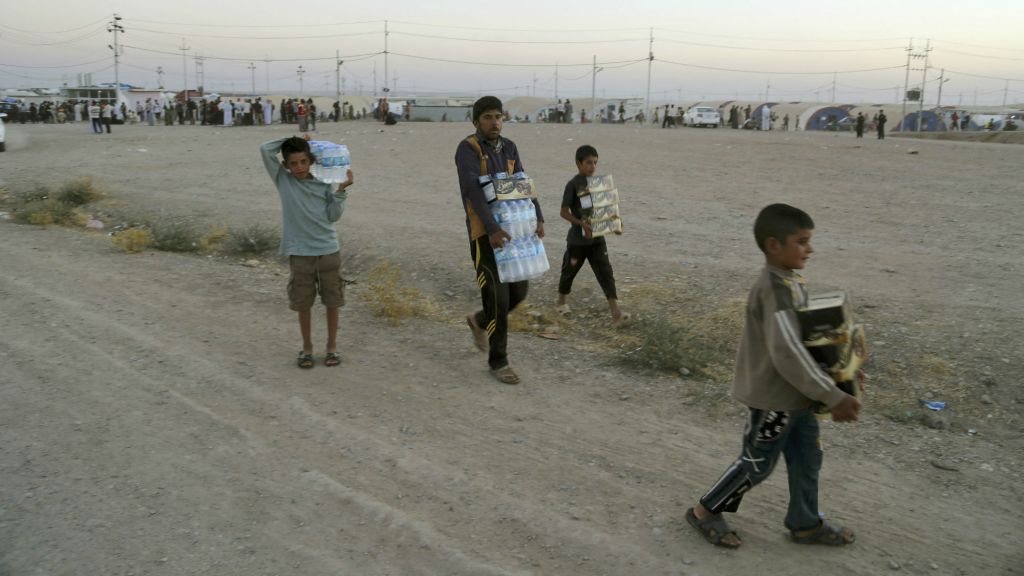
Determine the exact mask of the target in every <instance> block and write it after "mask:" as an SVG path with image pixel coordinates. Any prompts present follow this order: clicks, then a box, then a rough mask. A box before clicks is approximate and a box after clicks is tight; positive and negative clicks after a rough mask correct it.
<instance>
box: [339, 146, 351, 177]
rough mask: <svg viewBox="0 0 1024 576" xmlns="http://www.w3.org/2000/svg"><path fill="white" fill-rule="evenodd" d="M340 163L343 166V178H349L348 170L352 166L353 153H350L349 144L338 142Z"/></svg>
mask: <svg viewBox="0 0 1024 576" xmlns="http://www.w3.org/2000/svg"><path fill="white" fill-rule="evenodd" d="M338 158H339V160H340V161H339V163H338V165H339V166H341V178H342V179H343V180H348V171H349V169H350V168H352V155H351V154H349V151H348V146H346V145H345V144H338Z"/></svg>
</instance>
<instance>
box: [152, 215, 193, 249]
mask: <svg viewBox="0 0 1024 576" xmlns="http://www.w3.org/2000/svg"><path fill="white" fill-rule="evenodd" d="M149 228H150V230H152V234H153V247H154V248H156V249H157V250H163V251H164V252H195V251H196V250H199V233H198V232H196V228H195V226H194V225H193V224H192V223H191V222H189V221H187V220H168V219H163V220H160V221H159V222H157V223H152V224H150V225H149Z"/></svg>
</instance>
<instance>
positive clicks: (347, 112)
mask: <svg viewBox="0 0 1024 576" xmlns="http://www.w3.org/2000/svg"><path fill="white" fill-rule="evenodd" d="M414 104H415V102H414V101H411V100H405V101H403V103H402V105H401V106H399V107H394V104H389V102H388V99H387V98H380V99H379V100H378V101H377V102H376V103H375V105H374V106H373V107H372V108H371V109H370V110H367V109H366V108H365V107H363V108H362V109H361V110H356V108H355V106H354V105H353V104H351V103H350V102H348V101H340V102H339V101H335V102H334V103H333V104H332V105H331V106H330V107H329V108H328V109H326V110H321V109H319V108H318V107H317V105H316V104H315V103H314V101H313V99H312V98H305V99H303V98H282V99H281V101H280V104H275V103H274V102H271V101H269V100H264V99H263V98H261V97H256V98H241V97H236V98H234V99H232V98H220V97H213V98H211V97H209V96H207V97H189V98H188V99H187V100H185V99H182V98H176V99H160V98H146V99H145V100H138V101H136V102H134V104H131V105H129V104H126V103H124V102H122V103H121V104H120V105H118V106H115V105H113V104H111V103H110V102H109V101H103V100H65V101H45V102H42V103H36V102H32V103H29V104H28V105H27V106H26V105H25V104H24V103H20V104H19V103H4V106H5V107H4V109H3V111H4V112H6V113H7V116H8V117H7V118H5V120H6V121H8V122H17V123H21V124H27V123H31V124H37V123H42V124H65V123H77V122H83V123H87V124H89V125H90V126H91V129H92V130H93V131H94V132H97V133H100V132H105V133H110V132H111V126H112V125H118V124H140V123H145V124H148V125H150V126H154V125H160V124H162V125H166V126H172V125H174V124H178V125H184V124H186V123H187V124H189V125H193V126H194V125H195V124H197V123H198V124H200V125H202V126H266V125H269V124H272V123H274V122H275V121H276V122H279V123H283V124H295V125H297V126H298V129H299V131H300V132H307V131H310V130H316V125H317V122H325V121H328V122H338V121H339V120H360V119H363V118H369V117H372V118H373V119H374V120H377V121H379V122H384V123H386V124H394V123H396V122H397V121H398V120H400V119H403V120H406V121H409V120H412V119H413V117H412V113H413V107H414ZM399 109H400V110H401V112H400V113H398V114H396V113H395V112H393V111H392V110H399ZM687 110H689V108H686V107H683V106H681V105H679V106H677V105H675V104H670V103H666V104H663V105H659V106H656V107H654V108H653V109H652V114H651V116H650V118H649V121H650V123H652V124H654V125H660V126H661V127H662V128H673V127H677V126H682V125H683V115H684V114H685V113H686V111H687ZM766 110H767V112H766ZM718 113H719V126H720V127H723V128H724V127H729V128H732V129H748V130H779V129H781V130H782V131H790V130H803V129H807V122H808V121H809V120H812V119H811V118H800V115H795V116H793V117H791V116H790V114H789V113H786V114H784V115H783V116H782V117H781V118H780V117H779V116H778V115H776V114H775V112H773V111H771V109H770V108H769V107H767V106H762V107H759V108H752V106H751V105H750V104H747V105H745V106H741V105H732V106H729V107H728V108H727V107H726V106H725V105H722V106H720V107H719V108H718ZM859 114H860V113H859ZM505 115H506V118H505V121H506V122H542V123H551V124H570V123H573V122H574V106H573V103H572V101H571V100H570V99H568V98H566V99H565V100H564V101H563V100H562V99H559V100H558V102H557V103H556V104H554V105H551V106H550V107H548V108H545V109H542V110H540V111H538V112H536V113H534V114H533V115H532V116H531V115H530V114H523V115H512V114H510V113H509V112H508V111H506V112H505ZM860 115H861V118H860V119H858V118H857V117H854V116H851V117H849V118H848V119H846V118H839V117H838V116H836V115H834V114H833V115H830V116H826V117H816V119H813V122H814V123H815V125H814V126H812V127H811V128H812V129H815V130H826V131H841V130H842V131H845V130H850V131H855V132H857V133H858V135H863V133H864V132H865V131H866V132H870V133H873V134H876V135H880V134H882V131H881V129H880V128H881V126H880V125H881V122H880V119H879V113H875V114H873V115H872V116H871V117H870V118H868V117H866V116H863V114H860ZM766 116H767V117H766ZM1015 118H1018V119H1019V117H1014V116H1010V117H1008V118H1007V119H1006V120H1005V121H1002V122H997V121H995V120H992V119H989V120H988V121H987V122H984V124H983V125H978V126H976V127H975V128H974V129H981V130H987V131H993V130H1015V129H1017V123H1016V122H1014V119H1015ZM441 121H442V122H447V121H449V118H448V115H447V113H446V114H445V115H444V116H443V117H442V118H441ZM575 121H578V122H579V123H581V124H588V123H594V122H596V123H599V124H607V123H626V122H636V123H641V124H643V123H646V122H648V117H647V116H646V115H645V114H644V112H643V111H642V110H641V111H638V112H634V113H631V114H630V115H627V113H626V103H625V101H623V102H620V103H619V104H618V106H617V107H616V106H615V105H613V104H612V105H608V106H607V107H606V108H605V109H599V110H597V113H596V116H593V117H592V116H591V115H588V113H587V110H581V111H580V112H579V114H578V119H577V120H575ZM939 121H940V122H942V123H943V124H945V126H946V130H947V131H950V132H956V131H967V130H971V129H972V124H971V121H972V118H971V114H970V113H968V112H963V113H961V112H960V111H952V112H951V113H947V114H943V115H942V117H941V119H940V120H939ZM1018 121H1019V120H1018ZM802 122H803V123H802ZM883 122H884V121H883ZM979 122H981V121H979Z"/></svg>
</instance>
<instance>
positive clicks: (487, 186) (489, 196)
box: [477, 174, 498, 203]
mask: <svg viewBox="0 0 1024 576" xmlns="http://www.w3.org/2000/svg"><path fill="white" fill-rule="evenodd" d="M477 181H478V182H480V188H482V189H483V191H484V200H486V201H487V202H488V203H491V202H494V201H495V200H496V199H497V198H498V195H497V193H495V191H494V182H492V181H491V175H490V174H483V175H481V176H480V177H479V178H477Z"/></svg>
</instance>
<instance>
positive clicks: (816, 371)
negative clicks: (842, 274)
mask: <svg viewBox="0 0 1024 576" xmlns="http://www.w3.org/2000/svg"><path fill="white" fill-rule="evenodd" d="M813 229H814V222H813V221H812V220H811V217H810V216H808V215H807V213H805V212H804V211H802V210H800V209H799V208H794V207H792V206H787V205H786V204H772V205H770V206H767V207H765V208H764V209H763V210H761V213H760V214H758V216H757V220H756V221H755V222H754V238H755V239H756V240H757V245H758V247H759V248H760V249H761V251H762V252H763V253H764V255H765V267H764V270H763V271H762V272H761V276H760V278H758V280H757V283H755V284H754V287H753V288H751V290H750V294H749V296H748V298H747V308H746V319H745V322H744V326H743V337H742V340H741V341H740V347H739V352H738V353H737V357H736V376H735V379H734V381H733V396H734V397H735V398H736V399H737V400H739V401H740V402H742V403H744V404H746V405H747V406H748V407H749V409H750V412H749V415H748V419H747V423H746V427H745V429H744V432H743V449H742V452H741V454H740V457H739V458H738V459H737V460H736V461H735V462H733V464H732V466H730V467H729V469H728V470H726V471H725V473H724V474H723V475H722V477H721V478H719V479H718V481H717V482H715V484H714V486H712V487H711V489H710V490H708V492H707V493H706V494H704V496H702V497H701V498H700V500H699V501H698V502H697V504H696V505H695V506H694V507H693V508H690V509H689V510H687V512H686V519H687V521H689V523H690V524H691V525H692V526H693V527H694V528H696V529H697V530H698V531H700V533H701V534H702V535H703V536H704V538H705V539H707V540H708V541H709V542H711V543H712V544H715V545H716V546H723V547H726V548H736V547H738V546H739V545H740V544H741V541H740V539H739V536H738V535H737V534H736V532H735V531H734V530H733V529H732V528H730V527H729V525H728V523H726V521H725V519H724V518H723V516H722V513H723V512H735V511H736V510H737V509H738V508H739V504H740V501H741V500H742V499H743V495H744V494H745V493H746V492H747V491H749V490H750V489H751V488H753V487H754V486H756V485H757V484H759V483H761V482H762V481H764V480H765V479H766V478H768V476H769V475H770V474H771V472H772V470H773V469H774V467H775V464H776V462H777V461H778V459H779V456H780V455H782V456H784V457H785V459H786V469H787V475H788V477H789V508H788V511H787V513H786V520H785V525H786V528H788V529H789V531H790V534H791V536H792V539H793V541H794V542H797V543H801V544H826V545H832V546H842V545H845V544H850V543H852V542H853V541H854V536H853V532H852V531H850V530H849V529H847V528H841V527H839V526H836V525H833V524H830V523H828V522H825V521H824V520H822V519H821V518H820V517H819V514H818V471H819V470H821V461H822V452H821V441H820V437H819V435H820V431H819V427H818V420H817V418H816V417H815V415H814V411H815V405H816V404H817V403H819V402H820V403H822V404H825V405H826V406H828V407H829V408H830V410H831V412H832V419H833V420H835V421H836V422H852V421H855V420H857V417H858V414H859V412H860V408H861V403H860V401H859V400H857V399H856V398H854V397H853V396H850V395H848V394H846V393H845V392H843V391H842V390H840V389H839V388H838V387H837V386H836V384H835V382H834V381H833V380H832V378H831V377H830V376H829V375H828V374H826V373H825V372H824V371H823V370H822V369H821V368H820V367H819V366H818V364H817V363H816V362H815V361H814V359H813V358H812V357H811V355H810V353H809V352H808V351H807V348H805V347H804V345H803V338H802V336H801V333H800V324H799V322H798V319H797V314H796V310H797V309H798V308H801V307H804V306H806V305H807V291H806V289H805V288H804V280H803V277H801V276H800V275H799V274H797V273H796V270H800V269H802V268H803V267H804V265H805V264H806V263H807V260H808V258H809V257H810V255H811V253H812V252H813V249H812V248H811V234H812V232H813Z"/></svg>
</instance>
